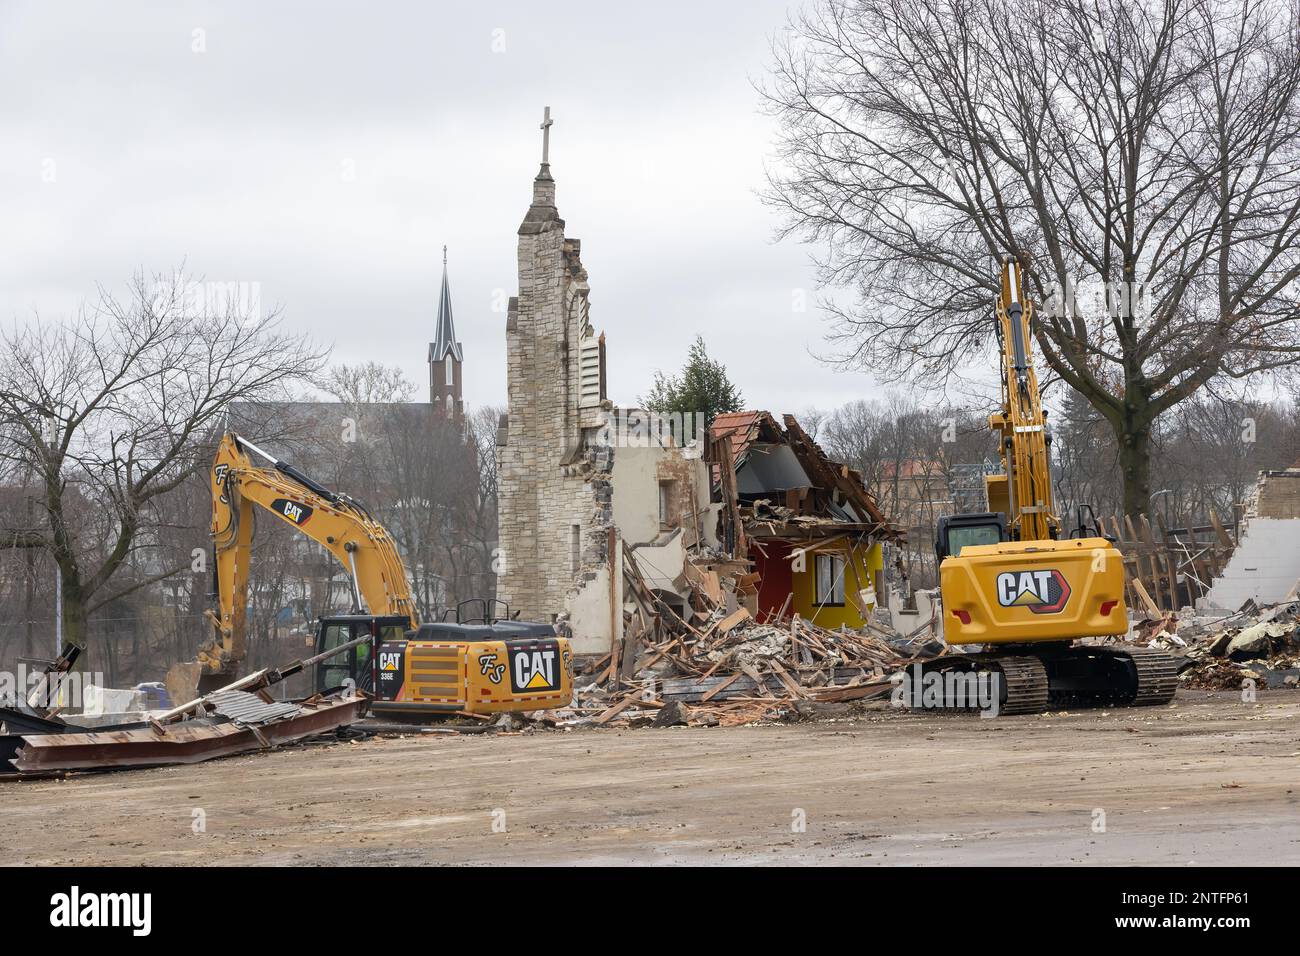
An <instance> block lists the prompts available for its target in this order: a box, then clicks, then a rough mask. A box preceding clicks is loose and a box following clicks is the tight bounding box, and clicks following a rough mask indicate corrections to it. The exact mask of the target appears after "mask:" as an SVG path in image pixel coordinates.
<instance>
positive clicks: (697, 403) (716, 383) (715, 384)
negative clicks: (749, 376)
mask: <svg viewBox="0 0 1300 956" xmlns="http://www.w3.org/2000/svg"><path fill="white" fill-rule="evenodd" d="M640 401H641V404H642V405H644V406H645V407H646V408H647V409H649V410H650V411H652V412H658V413H660V414H669V413H672V412H680V413H683V414H685V413H687V412H694V413H700V414H703V416H704V425H705V428H707V427H708V426H709V425H710V424H712V422H713V418H714V416H716V415H717V414H718V413H719V412H738V411H740V409H741V408H742V407H743V406H744V402H745V399H744V397H743V396H742V395H741V394H740V390H739V389H737V388H736V386H735V385H733V384H732V383H731V380H730V379H729V378H727V369H726V367H725V366H724V365H722V363H720V362H716V361H714V360H713V359H711V358H709V352H708V348H707V347H706V346H705V344H704V338H703V336H700V335H697V336H695V341H694V342H693V343H692V344H691V350H690V354H689V355H688V356H687V358H686V364H685V366H683V367H682V370H681V373H680V374H679V375H665V374H664V373H663V372H662V371H659V372H655V380H654V385H653V386H652V387H651V389H650V393H649V394H648V395H647V396H645V398H643V399H641V400H640Z"/></svg>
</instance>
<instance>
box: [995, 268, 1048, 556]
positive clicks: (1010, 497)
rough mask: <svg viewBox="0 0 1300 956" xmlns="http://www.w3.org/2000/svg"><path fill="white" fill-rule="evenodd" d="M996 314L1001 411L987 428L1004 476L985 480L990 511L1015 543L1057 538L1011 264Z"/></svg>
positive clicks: (1028, 313) (1024, 312) (1044, 439)
mask: <svg viewBox="0 0 1300 956" xmlns="http://www.w3.org/2000/svg"><path fill="white" fill-rule="evenodd" d="M994 312H995V314H996V321H997V330H998V342H999V344H1000V345H1001V347H1002V408H1001V409H1000V410H999V411H997V412H995V413H993V414H992V415H990V416H989V427H990V428H992V429H993V431H994V433H995V434H996V435H998V437H999V439H1000V440H999V442H998V449H999V452H1000V454H1001V456H1002V465H1003V474H1000V475H989V476H987V477H986V478H985V491H986V492H987V496H988V500H989V510H990V511H998V512H1002V513H1004V514H1005V515H1006V516H1007V524H1008V528H1007V531H1008V532H1009V533H1010V535H1011V536H1012V537H1013V538H1015V539H1016V540H1019V541H1045V540H1048V539H1052V538H1057V537H1059V536H1060V530H1061V522H1060V519H1059V518H1058V517H1057V515H1056V512H1055V509H1054V507H1053V504H1052V477H1051V466H1050V463H1049V459H1048V443H1049V441H1050V437H1049V434H1048V431H1047V414H1046V413H1045V412H1044V411H1043V399H1042V395H1041V394H1040V393H1039V391H1038V375H1037V373H1035V371H1034V364H1033V362H1032V361H1030V358H1029V336H1030V328H1031V325H1030V323H1031V321H1032V319H1033V306H1032V304H1030V303H1029V302H1027V301H1025V296H1024V286H1023V284H1022V280H1021V275H1020V263H1018V262H1017V261H1016V260H1015V259H1011V258H1008V259H1006V260H1004V261H1003V263H1002V284H1001V291H1000V292H999V294H998V297H997V299H996V300H995V303H994Z"/></svg>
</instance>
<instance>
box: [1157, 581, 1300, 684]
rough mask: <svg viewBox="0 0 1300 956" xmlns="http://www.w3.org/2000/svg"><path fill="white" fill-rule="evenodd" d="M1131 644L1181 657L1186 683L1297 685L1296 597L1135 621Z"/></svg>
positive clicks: (1299, 621) (1299, 631)
mask: <svg viewBox="0 0 1300 956" xmlns="http://www.w3.org/2000/svg"><path fill="white" fill-rule="evenodd" d="M1134 642H1135V643H1137V644H1141V645H1144V646H1148V647H1155V648H1160V649H1161V650H1165V651H1167V652H1169V653H1171V654H1175V655H1177V656H1179V657H1182V658H1183V666H1182V669H1181V671H1180V673H1179V680H1180V682H1181V683H1182V685H1183V686H1184V687H1195V688H1200V689H1203V690H1239V689H1240V688H1241V687H1242V686H1243V682H1244V681H1247V680H1251V681H1254V683H1255V686H1257V687H1296V686H1297V685H1300V601H1286V602H1283V603H1281V604H1274V605H1270V606H1267V607H1263V608H1260V607H1256V606H1255V604H1254V603H1253V602H1247V604H1246V605H1245V606H1243V607H1242V608H1241V609H1240V610H1238V611H1237V612H1236V613H1233V614H1215V613H1213V612H1197V611H1189V610H1184V611H1183V612H1182V613H1181V614H1177V615H1175V614H1165V615H1162V616H1161V617H1159V618H1151V619H1148V620H1146V621H1143V622H1141V623H1140V624H1139V625H1137V628H1136V633H1135V637H1134Z"/></svg>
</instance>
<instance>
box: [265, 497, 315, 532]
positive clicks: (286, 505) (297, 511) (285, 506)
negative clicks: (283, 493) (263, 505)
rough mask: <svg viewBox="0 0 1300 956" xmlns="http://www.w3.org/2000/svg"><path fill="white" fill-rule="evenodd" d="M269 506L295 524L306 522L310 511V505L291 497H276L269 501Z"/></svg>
mask: <svg viewBox="0 0 1300 956" xmlns="http://www.w3.org/2000/svg"><path fill="white" fill-rule="evenodd" d="M271 507H272V508H273V509H274V510H275V511H276V512H277V513H278V514H281V515H283V516H284V519H285V520H286V521H288V522H290V523H291V524H296V525H304V524H306V523H307V519H308V518H310V517H311V512H312V509H311V508H310V507H308V506H307V505H304V504H301V503H300V502H297V501H294V500H292V499H291V498H276V499H275V500H274V501H272V502H271Z"/></svg>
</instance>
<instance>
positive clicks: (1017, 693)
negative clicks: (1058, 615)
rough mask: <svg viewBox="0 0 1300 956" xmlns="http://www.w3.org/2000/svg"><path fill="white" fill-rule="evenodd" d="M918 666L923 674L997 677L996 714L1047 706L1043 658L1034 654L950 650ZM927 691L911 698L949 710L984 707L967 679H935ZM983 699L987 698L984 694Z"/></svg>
mask: <svg viewBox="0 0 1300 956" xmlns="http://www.w3.org/2000/svg"><path fill="white" fill-rule="evenodd" d="M921 667H922V673H923V674H924V675H926V676H928V675H930V674H936V675H938V676H939V677H941V678H942V677H945V676H947V675H954V676H957V677H958V678H966V679H969V678H972V677H975V678H977V679H980V680H987V679H989V678H990V677H996V678H997V685H996V687H997V693H998V701H997V713H998V714H1034V713H1037V712H1039V711H1041V710H1043V709H1044V708H1046V707H1047V703H1048V681H1047V670H1046V668H1044V666H1043V662H1042V661H1040V660H1039V659H1038V658H1036V657H1033V656H1028V655H1012V654H952V655H948V656H945V657H937V658H935V659H934V660H932V661H928V662H926V663H925V664H924V665H921ZM954 691H955V693H954ZM927 692H928V693H927V694H925V695H922V696H918V697H917V698H915V700H914V703H915V702H916V701H920V700H924V701H925V703H923V704H922V706H923V708H924V709H929V710H939V711H948V712H955V711H962V712H969V711H975V710H982V709H984V708H983V707H981V706H980V704H979V703H978V699H979V694H978V693H977V692H976V691H975V690H974V689H973V685H971V684H969V683H967V684H965V685H963V684H962V683H961V681H960V680H958V681H957V682H954V681H951V680H944V681H942V682H940V681H935V682H934V684H933V685H932V686H931V687H929V688H927ZM985 693H988V691H985ZM935 695H939V699H938V700H936V699H935ZM985 699H986V700H987V697H986V698H985Z"/></svg>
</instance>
